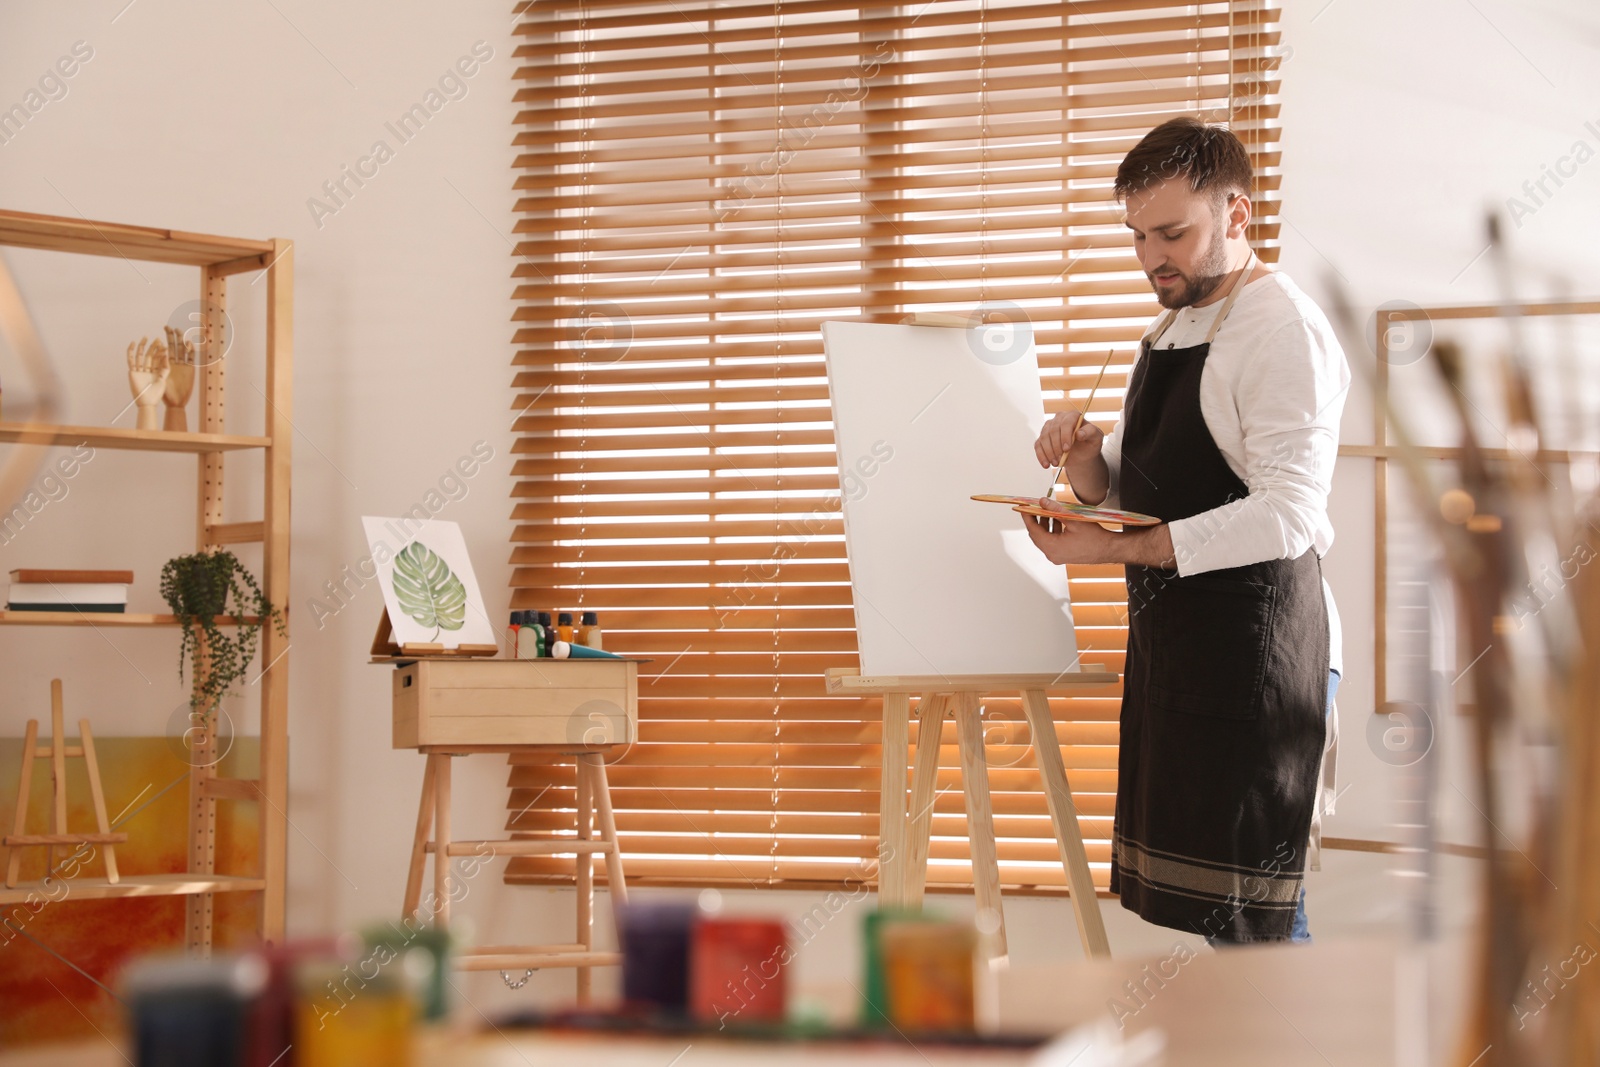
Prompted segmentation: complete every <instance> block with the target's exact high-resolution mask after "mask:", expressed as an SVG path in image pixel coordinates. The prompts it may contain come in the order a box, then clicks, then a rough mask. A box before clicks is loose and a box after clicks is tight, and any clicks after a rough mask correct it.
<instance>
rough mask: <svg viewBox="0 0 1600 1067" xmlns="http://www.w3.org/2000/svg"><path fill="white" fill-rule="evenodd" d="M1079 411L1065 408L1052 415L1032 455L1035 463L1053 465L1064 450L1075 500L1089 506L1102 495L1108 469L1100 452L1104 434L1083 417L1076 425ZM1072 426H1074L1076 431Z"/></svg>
mask: <svg viewBox="0 0 1600 1067" xmlns="http://www.w3.org/2000/svg"><path fill="white" fill-rule="evenodd" d="M1080 414H1081V413H1080V412H1079V411H1078V409H1077V408H1068V409H1066V410H1065V411H1063V412H1061V413H1060V414H1059V415H1056V416H1054V417H1052V418H1051V419H1050V421H1049V422H1047V423H1045V424H1044V429H1042V430H1040V431H1039V438H1038V440H1036V441H1035V442H1034V444H1033V454H1034V455H1035V456H1037V457H1038V459H1039V466H1041V467H1054V466H1055V465H1056V464H1058V463H1060V462H1061V454H1062V453H1063V452H1065V453H1067V466H1066V475H1067V481H1068V482H1070V483H1071V485H1072V491H1073V493H1074V494H1076V495H1077V497H1078V499H1079V500H1081V501H1083V502H1084V503H1085V504H1091V505H1093V504H1098V503H1100V501H1102V500H1104V499H1105V498H1106V493H1107V492H1108V491H1109V489H1110V486H1111V478H1110V472H1109V471H1108V470H1107V468H1106V461H1105V460H1104V459H1103V458H1101V455H1100V445H1101V443H1102V442H1103V441H1104V440H1105V434H1104V433H1102V432H1101V431H1100V427H1098V426H1096V425H1095V424H1094V423H1092V422H1090V421H1089V420H1088V418H1087V416H1085V417H1084V422H1083V425H1082V426H1078V418H1079V416H1080ZM1074 426H1077V432H1076V433H1074V432H1073V427H1074ZM1069 446H1070V448H1069Z"/></svg>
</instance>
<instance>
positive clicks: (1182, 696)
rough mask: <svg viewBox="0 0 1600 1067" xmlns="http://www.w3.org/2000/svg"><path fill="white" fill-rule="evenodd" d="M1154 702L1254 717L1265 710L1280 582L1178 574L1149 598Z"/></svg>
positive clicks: (1179, 709)
mask: <svg viewBox="0 0 1600 1067" xmlns="http://www.w3.org/2000/svg"><path fill="white" fill-rule="evenodd" d="M1151 607H1152V608H1154V609H1155V611H1156V615H1155V617H1154V618H1152V619H1151V620H1150V621H1151V622H1152V623H1154V624H1155V626H1154V627H1153V628H1154V630H1155V633H1154V634H1153V635H1152V637H1153V638H1154V640H1153V641H1152V647H1151V649H1150V668H1149V669H1150V689H1149V693H1150V704H1151V706H1153V707H1157V708H1161V709H1163V710H1165V711H1176V712H1185V713H1189V714H1195V715H1211V716H1215V717H1217V718H1223V719H1254V718H1256V717H1257V715H1258V714H1259V713H1260V711H1261V693H1262V688H1263V684H1264V683H1265V681H1266V670H1267V649H1268V647H1269V645H1270V643H1271V641H1272V624H1273V619H1274V617H1275V615H1276V611H1277V587H1276V586H1272V585H1268V584H1266V583H1263V582H1250V581H1228V580H1226V579H1219V578H1204V577H1195V578H1180V579H1177V580H1176V581H1174V582H1172V583H1171V584H1170V585H1168V586H1167V587H1166V588H1164V589H1162V591H1161V595H1160V596H1158V597H1155V598H1154V599H1153V601H1152V603H1151Z"/></svg>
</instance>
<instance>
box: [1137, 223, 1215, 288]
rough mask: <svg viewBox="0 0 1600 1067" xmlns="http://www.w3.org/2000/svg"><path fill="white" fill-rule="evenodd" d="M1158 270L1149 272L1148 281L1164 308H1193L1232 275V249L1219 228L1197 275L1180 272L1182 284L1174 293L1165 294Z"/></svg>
mask: <svg viewBox="0 0 1600 1067" xmlns="http://www.w3.org/2000/svg"><path fill="white" fill-rule="evenodd" d="M1156 273H1159V272H1156V271H1147V272H1146V273H1145V278H1146V279H1148V280H1149V282H1150V288H1152V289H1154V290H1155V293H1156V300H1157V301H1158V302H1159V303H1160V304H1161V306H1162V307H1164V308H1186V307H1193V306H1194V305H1195V304H1198V303H1199V302H1200V301H1202V300H1204V299H1205V298H1206V297H1208V296H1210V295H1211V294H1212V293H1214V292H1216V290H1217V286H1219V285H1221V284H1222V279H1223V278H1225V277H1227V274H1228V246H1227V243H1226V241H1225V239H1224V237H1223V231H1222V228H1221V227H1218V228H1217V230H1216V231H1215V234H1214V236H1213V237H1212V239H1211V247H1210V248H1208V249H1206V254H1205V256H1204V257H1202V258H1201V260H1200V264H1199V266H1198V268H1197V269H1196V271H1195V274H1194V275H1193V276H1192V277H1191V276H1190V275H1187V274H1184V273H1183V272H1182V271H1179V272H1178V277H1179V278H1180V279H1181V280H1182V283H1181V284H1180V285H1179V286H1178V287H1177V288H1176V289H1173V290H1170V291H1167V292H1163V291H1162V290H1161V289H1160V288H1159V287H1158V286H1157V285H1156V280H1155V274H1156Z"/></svg>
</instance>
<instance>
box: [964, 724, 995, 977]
mask: <svg viewBox="0 0 1600 1067" xmlns="http://www.w3.org/2000/svg"><path fill="white" fill-rule="evenodd" d="M956 736H957V737H958V738H959V739H960V742H961V784H962V786H963V787H964V789H965V790H966V794H967V840H968V841H969V842H970V848H971V850H972V887H973V892H974V894H975V895H976V896H977V898H978V911H979V912H980V913H982V912H983V911H985V910H987V911H989V912H991V913H992V914H993V915H994V921H995V922H997V923H999V928H998V929H997V930H996V932H995V942H994V944H995V958H996V959H1004V958H1005V957H1006V955H1007V949H1006V920H1005V912H1004V910H1003V909H1002V905H1001V903H1000V860H999V857H998V855H997V852H996V848H995V842H994V806H993V804H992V803H991V801H990V799H989V761H988V760H987V759H986V758H985V757H984V747H983V721H982V719H980V718H979V716H978V694H976V693H959V694H957V695H956Z"/></svg>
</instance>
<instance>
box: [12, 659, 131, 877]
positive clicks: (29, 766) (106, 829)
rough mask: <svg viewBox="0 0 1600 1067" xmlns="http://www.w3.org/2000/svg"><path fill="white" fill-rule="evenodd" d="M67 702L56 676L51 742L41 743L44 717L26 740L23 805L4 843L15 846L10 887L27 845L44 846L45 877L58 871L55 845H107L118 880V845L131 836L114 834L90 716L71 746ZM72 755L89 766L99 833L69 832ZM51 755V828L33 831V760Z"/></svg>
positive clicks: (32, 724)
mask: <svg viewBox="0 0 1600 1067" xmlns="http://www.w3.org/2000/svg"><path fill="white" fill-rule="evenodd" d="M63 718H64V716H63V713H62V701H61V679H60V678H53V679H51V681H50V731H51V734H50V746H49V747H48V748H40V747H38V741H39V720H38V719H29V720H28V729H27V733H26V735H25V736H24V738H23V741H22V770H21V772H20V773H19V774H18V775H17V809H16V814H15V816H14V817H13V819H12V824H11V825H12V832H11V833H10V834H8V835H6V837H5V840H4V842H3V843H4V844H5V846H6V848H7V849H9V850H10V856H9V857H8V861H7V863H6V888H7V889H15V888H16V885H17V875H18V874H19V872H20V868H21V866H22V852H21V851H20V850H21V849H24V848H28V847H31V846H39V845H42V846H44V848H45V849H46V850H47V851H46V852H45V866H44V869H45V878H46V879H49V878H50V877H52V876H53V875H54V872H55V846H57V845H104V846H105V850H106V853H105V854H106V881H108V882H110V883H111V884H113V885H115V884H116V882H117V880H118V877H119V876H118V874H117V854H116V850H115V849H114V848H113V846H115V845H119V844H121V843H123V842H125V841H127V840H128V835H127V834H123V833H112V832H111V825H110V821H109V820H108V819H107V818H106V797H105V793H104V792H103V791H102V790H101V788H100V764H99V762H98V761H97V760H96V759H95V754H94V735H93V734H91V733H90V732H89V720H88V719H79V720H78V737H79V743H78V744H76V745H71V746H69V745H68V744H67V739H66V726H65V723H64V722H63ZM68 757H81V758H82V759H83V762H84V765H85V766H86V767H87V768H88V771H89V794H90V795H91V796H92V797H93V798H94V818H95V824H96V825H97V826H98V827H99V832H98V833H93V834H73V833H68V832H67V759H68ZM36 759H48V760H49V761H50V780H51V784H52V785H53V786H54V791H55V803H54V805H53V806H52V807H51V809H50V832H49V833H48V834H30V833H27V832H26V831H27V828H28V794H29V792H30V790H31V787H32V785H33V761H34V760H36Z"/></svg>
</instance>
